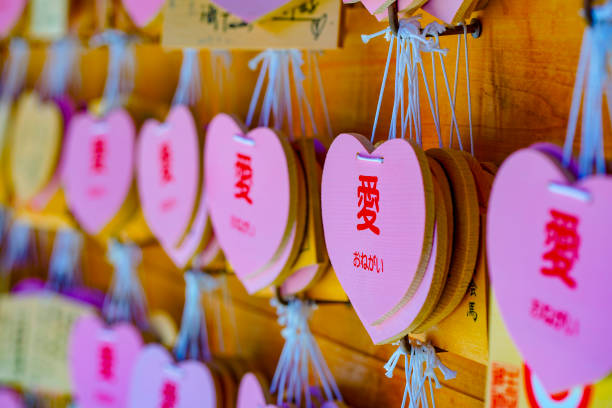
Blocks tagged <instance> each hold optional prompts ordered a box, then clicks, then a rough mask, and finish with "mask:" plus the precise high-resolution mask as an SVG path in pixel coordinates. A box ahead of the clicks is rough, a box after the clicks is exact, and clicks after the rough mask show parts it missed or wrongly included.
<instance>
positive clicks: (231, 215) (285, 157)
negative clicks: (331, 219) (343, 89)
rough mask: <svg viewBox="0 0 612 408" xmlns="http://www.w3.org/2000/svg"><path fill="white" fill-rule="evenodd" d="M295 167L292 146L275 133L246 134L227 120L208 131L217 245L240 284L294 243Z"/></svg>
mask: <svg viewBox="0 0 612 408" xmlns="http://www.w3.org/2000/svg"><path fill="white" fill-rule="evenodd" d="M295 166H296V162H295V156H294V153H293V151H292V150H291V146H289V144H288V142H287V141H285V140H284V139H282V138H280V137H279V136H278V135H277V134H276V133H275V132H274V131H273V130H271V129H268V128H257V129H254V130H251V131H250V132H248V133H247V132H245V130H243V128H242V127H241V126H240V125H239V124H238V123H237V122H236V121H235V120H234V119H233V118H232V117H231V116H228V115H225V114H219V115H217V116H215V118H214V119H213V120H212V121H211V122H210V124H209V126H208V131H207V134H206V142H205V147H204V175H205V183H204V184H205V186H206V200H207V202H208V207H209V211H210V218H211V221H212V224H213V229H214V231H215V235H216V237H217V240H218V241H219V244H220V245H221V248H222V249H223V252H224V253H225V255H226V257H227V259H228V261H229V262H230V264H231V265H232V267H233V268H234V270H235V272H236V275H237V276H238V278H240V279H244V278H248V277H249V276H250V275H252V274H254V273H256V272H258V271H260V270H261V268H263V267H264V266H266V265H267V264H268V263H270V262H272V261H274V260H275V259H276V257H277V255H279V254H278V253H279V251H282V250H283V249H284V248H285V246H286V243H287V241H288V240H289V238H290V232H291V228H292V227H293V226H294V225H295V222H291V223H290V222H289V220H290V217H291V216H293V217H295V213H296V210H295V209H294V208H292V202H291V200H292V199H293V200H295V197H296V196H297V174H296V173H297V170H296V167H295Z"/></svg>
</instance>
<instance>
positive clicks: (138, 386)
mask: <svg viewBox="0 0 612 408" xmlns="http://www.w3.org/2000/svg"><path fill="white" fill-rule="evenodd" d="M126 406H127V407H130V408H158V407H164V408H191V407H202V408H217V407H218V405H217V386H216V383H215V379H214V377H213V374H212V373H211V371H210V369H209V368H208V367H207V366H206V365H204V364H203V363H201V362H199V361H194V360H187V361H183V362H181V363H179V364H174V359H173V358H172V356H170V354H168V352H167V351H166V349H165V348H163V347H162V346H160V345H158V344H152V345H150V346H147V347H145V348H144V349H143V351H142V352H141V353H140V356H139V357H138V361H137V362H136V366H135V367H134V374H133V375H132V384H131V387H130V402H129V405H126Z"/></svg>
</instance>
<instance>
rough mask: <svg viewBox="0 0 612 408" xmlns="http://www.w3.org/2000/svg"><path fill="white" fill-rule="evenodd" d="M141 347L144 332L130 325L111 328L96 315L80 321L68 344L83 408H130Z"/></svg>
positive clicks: (75, 386)
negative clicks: (129, 394) (130, 395)
mask: <svg viewBox="0 0 612 408" xmlns="http://www.w3.org/2000/svg"><path fill="white" fill-rule="evenodd" d="M141 348H142V338H141V337H140V333H139V332H138V330H136V329H135V328H134V327H133V326H131V325H129V324H124V323H121V324H118V325H116V326H113V327H112V328H107V327H105V326H104V323H102V322H101V321H100V319H98V318H97V317H95V316H87V317H83V318H81V319H79V320H78V321H77V322H76V323H75V324H74V327H73V328H72V331H71V333H70V340H69V345H68V362H69V365H70V376H71V378H72V385H73V393H74V397H75V400H76V401H77V403H78V404H79V407H83V408H92V407H108V408H124V407H126V406H127V402H128V391H129V389H130V381H131V378H132V371H133V368H134V365H135V363H136V359H137V358H138V354H139V352H140V350H141Z"/></svg>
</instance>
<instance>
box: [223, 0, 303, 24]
mask: <svg viewBox="0 0 612 408" xmlns="http://www.w3.org/2000/svg"><path fill="white" fill-rule="evenodd" d="M289 1H291V0H249V1H244V0H213V3H215V4H216V5H218V6H219V7H222V8H223V9H224V10H225V11H229V12H230V13H232V14H233V15H235V16H238V17H240V18H241V19H243V20H244V21H246V22H247V23H251V22H253V21H255V20H257V19H258V18H260V17H263V16H265V15H266V14H268V13H271V12H272V11H274V10H276V9H278V8H280V7H282V6H284V5H285V4H287V3H289Z"/></svg>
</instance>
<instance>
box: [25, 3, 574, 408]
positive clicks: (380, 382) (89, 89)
mask: <svg viewBox="0 0 612 408" xmlns="http://www.w3.org/2000/svg"><path fill="white" fill-rule="evenodd" d="M581 3H582V2H581V1H580V0H540V1H522V0H489V5H488V7H487V8H486V9H485V10H484V11H482V12H480V13H479V17H480V18H481V20H482V23H483V34H482V37H481V38H480V39H476V40H475V39H472V38H471V37H470V38H469V40H468V41H469V42H468V45H469V53H470V58H469V66H470V73H471V95H472V113H473V126H474V145H475V146H474V147H475V155H476V157H477V159H479V160H480V161H494V162H496V163H498V164H499V163H500V162H501V161H502V160H503V159H504V158H505V157H506V156H507V155H508V154H510V153H511V152H512V151H514V150H516V149H518V148H521V147H525V146H527V145H529V144H531V143H534V142H536V141H553V142H558V143H561V142H562V141H563V138H564V136H565V126H566V119H567V116H568V111H569V106H570V98H571V90H572V86H573V81H574V74H575V70H576V65H577V58H578V54H579V49H580V40H581V36H582V31H583V28H584V23H583V21H582V19H581V18H580V16H579V13H578V10H579V8H580V5H581ZM425 19H426V20H427V18H425ZM382 27H384V25H383V24H380V23H377V22H375V20H374V19H373V18H372V17H371V16H369V15H368V14H367V12H366V11H365V10H364V9H363V8H362V7H361V6H350V7H345V8H344V30H343V35H342V42H343V48H342V49H339V50H337V51H330V52H327V53H325V54H324V55H322V56H321V57H320V66H321V70H322V73H323V81H324V84H325V89H326V92H327V98H328V104H329V109H330V115H331V118H332V122H333V127H334V129H335V132H336V133H339V132H342V131H355V132H359V133H363V134H366V135H369V132H370V131H371V124H372V121H373V117H374V112H375V108H376V102H377V96H378V91H379V87H380V80H381V78H382V72H383V69H384V63H385V59H386V55H387V44H386V42H385V41H384V40H383V39H382V38H378V39H375V40H372V41H370V43H368V44H363V43H362V41H361V39H360V35H361V34H363V33H372V32H375V31H378V30H380V29H381V28H382ZM441 43H442V45H443V46H444V47H448V48H449V52H448V57H447V70H448V71H449V75H452V74H450V73H451V72H453V69H454V61H455V47H456V38H444V39H442V40H441ZM253 55H254V54H253V53H239V52H235V53H233V55H232V56H233V64H232V69H231V75H230V79H231V81H230V82H229V83H226V84H224V93H223V98H222V99H219V97H218V96H216V95H217V93H216V91H215V85H214V84H213V83H212V81H211V80H210V73H208V74H207V75H206V78H205V79H206V80H205V81H204V82H205V83H204V86H203V88H204V101H208V103H207V104H206V106H205V107H203V108H202V111H203V113H204V115H205V116H207V117H210V115H211V114H212V113H213V112H214V111H218V110H220V109H222V108H223V109H225V110H228V111H231V112H234V113H237V114H238V115H239V116H241V117H243V118H244V117H245V116H246V109H247V105H248V102H249V99H250V93H251V91H252V89H253V86H254V81H255V76H256V74H255V73H253V72H250V71H249V70H248V68H247V66H246V65H247V64H246V63H247V61H248V60H249V58H251V57H252V56H253ZM41 57H42V53H41V50H40V49H38V50H36V52H35V58H34V63H33V64H32V66H31V69H30V71H29V76H28V78H29V83H30V84H34V83H35V80H36V77H37V74H38V72H39V70H40V66H41V64H42V58H41ZM203 58H204V61H208V59H207V57H206V56H204V57H203ZM137 60H138V64H137V67H138V68H137V69H138V71H137V75H136V79H137V82H136V90H135V92H136V93H137V94H138V95H139V96H142V97H143V98H145V99H147V100H151V101H157V102H165V103H168V102H169V101H170V100H171V97H172V93H173V91H174V88H175V86H176V80H177V75H178V68H179V65H180V54H178V53H177V52H173V53H166V52H165V51H163V50H161V49H160V48H158V47H157V46H153V45H140V46H139V47H138V49H137ZM425 64H426V67H427V69H428V70H430V65H429V64H428V61H425ZM82 67H83V75H82V76H83V79H82V83H83V88H82V91H81V94H82V96H83V97H86V98H91V97H94V96H98V95H100V93H101V90H102V85H103V78H104V75H105V70H106V68H105V52H104V51H100V50H98V51H91V52H88V53H87V55H85V56H84V58H83V62H82ZM462 69H463V68H462ZM439 75H441V72H439ZM441 78H442V77H441V76H438V79H441ZM391 91H392V89H391V87H387V93H386V95H387V97H385V103H384V108H383V112H382V115H381V124H380V132H379V133H378V135H379V138H384V135H386V131H387V129H388V122H389V119H388V118H389V110H390V105H391V103H392V99H391ZM443 92H444V90H443V88H440V96H441V98H442V100H445V99H446V98H445V96H444V93H443ZM465 98H466V87H465V80H464V75H463V72H461V73H460V92H459V95H458V101H459V103H458V108H457V117H458V119H459V123H460V127H461V130H462V133H463V135H464V140H467V129H468V128H467V123H468V115H467V106H466V104H465V102H464V101H465ZM211 99H214V100H212V101H211ZM422 112H423V118H424V123H423V133H424V135H425V138H424V147H431V146H434V145H436V144H437V137H436V135H435V131H434V126H433V121H432V120H431V115H429V114H428V112H429V107H428V106H427V102H426V99H423V100H422ZM450 117H451V116H450V114H449V110H448V104H445V103H442V113H441V118H442V120H441V122H442V126H443V129H444V131H443V135H444V137H445V140H446V138H447V137H448V128H449V126H450ZM144 254H145V256H144V262H143V265H142V267H141V270H140V272H141V278H142V281H143V284H144V286H145V289H146V292H147V296H148V301H149V304H150V306H151V308H152V309H164V310H167V311H168V312H169V313H170V314H171V315H172V316H173V317H174V318H175V319H176V321H178V319H179V317H180V313H181V309H182V304H183V290H184V285H183V279H182V274H181V273H180V272H179V271H177V270H176V269H175V268H174V267H173V266H172V264H171V262H170V261H169V259H168V258H167V257H166V256H165V254H164V253H163V252H162V251H161V250H160V249H159V247H157V246H155V245H153V246H150V247H147V248H146V249H145V251H144ZM102 256H103V254H102V250H101V248H100V247H99V246H98V245H97V244H96V243H94V242H90V245H89V246H88V250H87V253H86V257H85V258H86V259H85V261H86V265H85V270H86V275H87V282H88V283H91V284H93V285H96V286H99V287H103V288H104V287H106V285H107V283H108V279H109V276H110V268H109V267H108V265H107V264H106V263H105V261H104V260H103V258H102ZM229 284H230V287H231V298H232V300H233V303H234V306H235V310H236V316H237V323H238V332H239V333H238V334H239V335H238V337H237V338H233V336H232V333H231V330H229V328H228V327H225V331H226V334H227V336H226V337H227V340H226V343H229V344H230V345H231V346H232V347H230V349H233V350H236V347H237V345H236V344H235V342H236V341H237V342H239V348H240V349H241V351H242V353H243V355H244V356H245V357H247V358H249V359H251V360H253V361H254V362H255V363H256V364H257V365H258V366H259V367H260V368H261V369H262V370H263V371H264V372H265V373H266V374H267V375H268V376H269V377H271V375H272V373H273V370H274V367H275V364H276V361H277V358H278V356H279V352H280V349H281V347H282V338H281V336H280V329H279V326H278V325H277V323H276V315H275V311H274V310H273V308H271V307H270V306H269V305H268V301H267V300H265V299H256V298H252V297H249V296H247V295H246V293H245V291H244V290H243V289H242V288H241V287H240V284H239V283H238V282H237V281H235V280H234V279H230V281H229ZM209 321H210V324H211V331H212V334H211V338H212V339H214V338H215V335H214V332H215V330H214V327H213V320H212V318H211V316H210V313H209ZM312 328H313V332H314V333H315V335H316V337H317V340H318V342H319V344H320V346H321V348H322V350H323V353H324V355H325V357H326V358H327V361H328V363H329V365H330V367H331V369H332V371H333V373H334V375H335V377H336V379H337V380H338V382H339V384H340V387H341V390H342V392H343V394H344V395H345V398H346V400H347V402H348V403H349V404H350V405H351V406H353V407H356V408H360V407H386V406H391V407H399V406H400V404H401V399H402V393H403V387H404V380H403V369H401V365H400V366H399V367H398V369H397V370H396V376H395V377H394V378H393V379H388V378H386V377H385V376H384V369H383V364H384V363H385V361H386V360H387V358H388V357H389V356H390V355H391V353H392V352H393V347H391V346H381V347H375V346H373V345H372V343H371V341H370V340H369V338H368V336H367V334H366V332H365V330H364V329H363V328H362V326H361V324H360V323H359V321H358V319H357V318H356V316H355V314H354V313H353V311H352V310H351V308H350V307H347V306H341V305H336V306H322V307H320V309H319V310H318V311H317V312H316V313H315V315H314V318H313V324H312ZM213 342H214V341H213ZM232 343H234V344H232ZM441 359H442V361H443V362H444V363H445V364H447V365H448V366H449V367H450V368H452V369H455V370H457V371H458V375H457V378H456V379H455V380H452V381H448V382H447V381H443V384H444V388H442V389H441V390H437V391H436V406H438V407H478V406H482V405H483V400H484V393H485V373H486V368H485V366H484V365H483V364H480V363H477V362H474V361H471V360H468V359H466V358H462V357H460V356H457V355H455V354H452V353H443V354H441ZM400 370H402V371H400Z"/></svg>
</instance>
